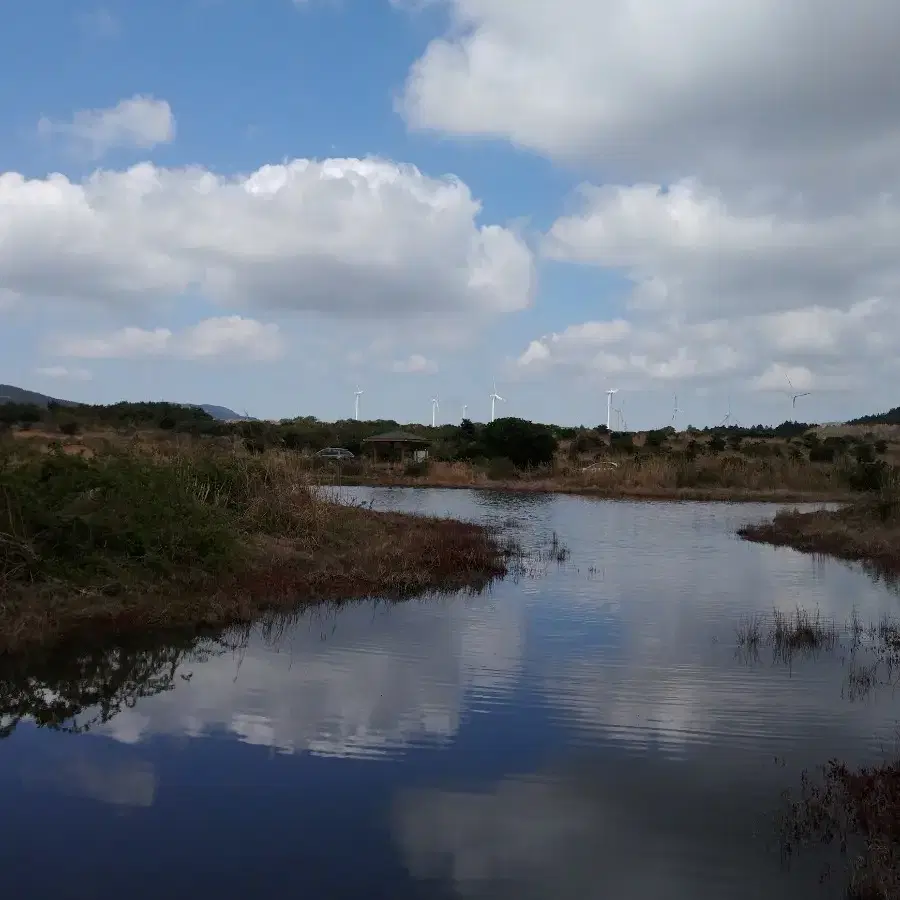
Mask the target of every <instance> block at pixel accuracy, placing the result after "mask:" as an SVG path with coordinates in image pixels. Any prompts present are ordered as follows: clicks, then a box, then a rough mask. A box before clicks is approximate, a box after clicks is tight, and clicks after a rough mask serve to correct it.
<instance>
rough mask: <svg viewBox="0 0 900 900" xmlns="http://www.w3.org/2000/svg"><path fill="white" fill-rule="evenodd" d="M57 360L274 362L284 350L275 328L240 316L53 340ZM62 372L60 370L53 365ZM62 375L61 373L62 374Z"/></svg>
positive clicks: (123, 329)
mask: <svg viewBox="0 0 900 900" xmlns="http://www.w3.org/2000/svg"><path fill="white" fill-rule="evenodd" d="M50 344H51V348H52V351H53V352H54V353H56V354H57V355H59V356H69V357H76V358H79V359H139V358H142V357H152V356H173V357H178V358H181V359H195V360H200V359H214V358H220V357H228V358H231V359H250V360H258V361H266V360H273V359H278V358H279V357H280V356H281V355H282V354H283V352H284V344H283V341H282V338H281V334H280V332H279V328H278V326H277V325H274V324H263V323H262V322H257V321H256V320H255V319H245V318H242V317H241V316H223V317H218V318H212V319H204V320H203V321H202V322H198V323H197V324H196V325H192V326H191V327H189V328H185V329H184V330H183V331H181V332H177V333H176V332H173V331H171V330H170V329H168V328H155V329H153V330H148V329H143V328H134V327H128V328H121V329H119V330H118V331H114V332H111V333H110V334H107V335H103V336H100V337H79V336H58V337H56V338H53V339H52V340H51V342H50ZM56 368H59V369H62V367H56ZM63 371H65V370H63Z"/></svg>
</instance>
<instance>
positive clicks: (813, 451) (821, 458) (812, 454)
mask: <svg viewBox="0 0 900 900" xmlns="http://www.w3.org/2000/svg"><path fill="white" fill-rule="evenodd" d="M836 452H837V451H836V448H835V447H834V446H833V445H829V444H828V443H825V444H822V445H820V446H818V447H810V448H809V461H810V462H814V463H815V462H821V463H830V462H834V457H835V455H836Z"/></svg>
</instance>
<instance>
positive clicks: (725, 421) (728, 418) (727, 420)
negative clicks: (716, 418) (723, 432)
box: [717, 391, 731, 428]
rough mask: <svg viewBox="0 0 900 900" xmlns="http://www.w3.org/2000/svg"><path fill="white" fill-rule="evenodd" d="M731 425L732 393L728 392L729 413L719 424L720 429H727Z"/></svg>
mask: <svg viewBox="0 0 900 900" xmlns="http://www.w3.org/2000/svg"><path fill="white" fill-rule="evenodd" d="M729 425H731V391H729V392H728V412H726V413H725V418H724V419H722V421H721V422H719V424H718V426H717V427H718V428H722V427H723V426H724V427H725V428H727V427H728V426H729Z"/></svg>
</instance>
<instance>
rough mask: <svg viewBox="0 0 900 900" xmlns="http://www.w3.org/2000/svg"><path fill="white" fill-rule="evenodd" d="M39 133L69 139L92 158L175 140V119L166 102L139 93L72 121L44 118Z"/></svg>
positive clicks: (79, 114) (83, 112) (82, 112)
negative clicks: (109, 152) (56, 120)
mask: <svg viewBox="0 0 900 900" xmlns="http://www.w3.org/2000/svg"><path fill="white" fill-rule="evenodd" d="M38 133H39V134H41V135H45V136H51V135H54V134H59V135H63V136H65V137H67V138H68V139H70V140H71V141H72V143H73V145H74V146H75V147H76V149H79V150H83V151H84V152H85V153H86V154H87V156H88V157H89V158H91V159H99V158H100V157H101V156H103V155H104V154H105V153H107V152H108V151H110V150H114V149H117V148H134V149H140V150H149V149H151V148H152V147H155V146H156V145H157V144H168V143H170V142H171V141H173V140H174V138H175V117H174V116H173V115H172V109H171V107H170V106H169V104H168V103H167V102H166V101H165V100H157V99H155V98H154V97H148V96H142V95H140V94H135V95H134V96H133V97H130V98H129V99H127V100H120V101H119V102H118V103H117V104H116V105H115V106H112V107H109V108H107V109H82V110H79V111H78V112H76V113H75V115H74V117H73V119H72V121H71V122H55V121H53V120H52V119H48V118H46V117H42V118H41V119H40V121H39V122H38Z"/></svg>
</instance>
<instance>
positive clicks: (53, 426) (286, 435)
mask: <svg viewBox="0 0 900 900" xmlns="http://www.w3.org/2000/svg"><path fill="white" fill-rule="evenodd" d="M2 426H6V427H11V426H16V427H18V428H24V429H34V428H43V429H45V430H48V431H53V432H59V433H60V434H63V435H76V434H79V433H81V432H84V431H89V430H106V429H112V430H115V431H117V432H119V433H124V434H128V433H129V432H135V433H136V432H137V431H139V430H162V431H169V432H171V433H173V434H189V435H192V436H194V437H235V438H238V439H242V440H243V441H244V443H245V444H246V446H247V448H248V449H250V450H253V451H257V452H262V451H263V450H266V449H271V448H282V449H286V450H297V451H305V452H313V453H314V452H316V451H318V450H322V449H324V448H325V447H344V448H346V449H348V450H350V451H351V452H352V453H354V454H356V455H360V454H361V453H362V452H363V449H364V448H363V441H365V439H366V438H369V437H374V436H375V435H378V434H383V433H385V432H389V431H397V430H402V431H405V432H408V433H410V434H414V435H416V436H418V437H423V438H427V439H428V440H429V441H430V442H431V448H430V451H431V456H432V457H436V458H438V459H446V460H476V459H497V458H504V459H508V460H510V462H512V463H513V465H515V466H517V467H520V468H525V467H528V466H539V465H543V464H545V463H549V462H550V461H551V460H552V459H553V456H554V454H555V453H556V450H557V446H558V442H559V438H560V436H562V435H566V434H575V433H577V429H555V428H552V427H550V426H546V425H539V424H535V423H532V422H526V421H525V420H523V419H516V418H504V419H497V420H496V421H495V422H492V423H490V424H488V425H481V424H476V423H474V422H471V421H469V420H463V422H462V423H461V424H459V425H442V426H439V427H437V428H431V427H429V426H425V425H420V424H418V423H412V424H401V423H399V422H397V421H395V420H393V419H379V420H374V421H362V422H357V421H356V420H354V419H345V420H340V421H337V422H322V421H320V420H318V419H316V418H314V417H313V416H306V417H301V418H296V419H283V420H281V421H280V422H265V421H245V422H222V421H220V420H218V419H215V418H213V417H212V416H210V415H209V414H208V413H206V412H204V411H203V410H202V409H199V408H197V407H190V406H180V405H178V404H174V403H115V404H111V405H109V406H88V405H78V406H63V405H60V404H55V403H50V404H48V406H47V407H46V408H44V407H41V406H36V405H33V404H23V403H4V404H0V427H2Z"/></svg>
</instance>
